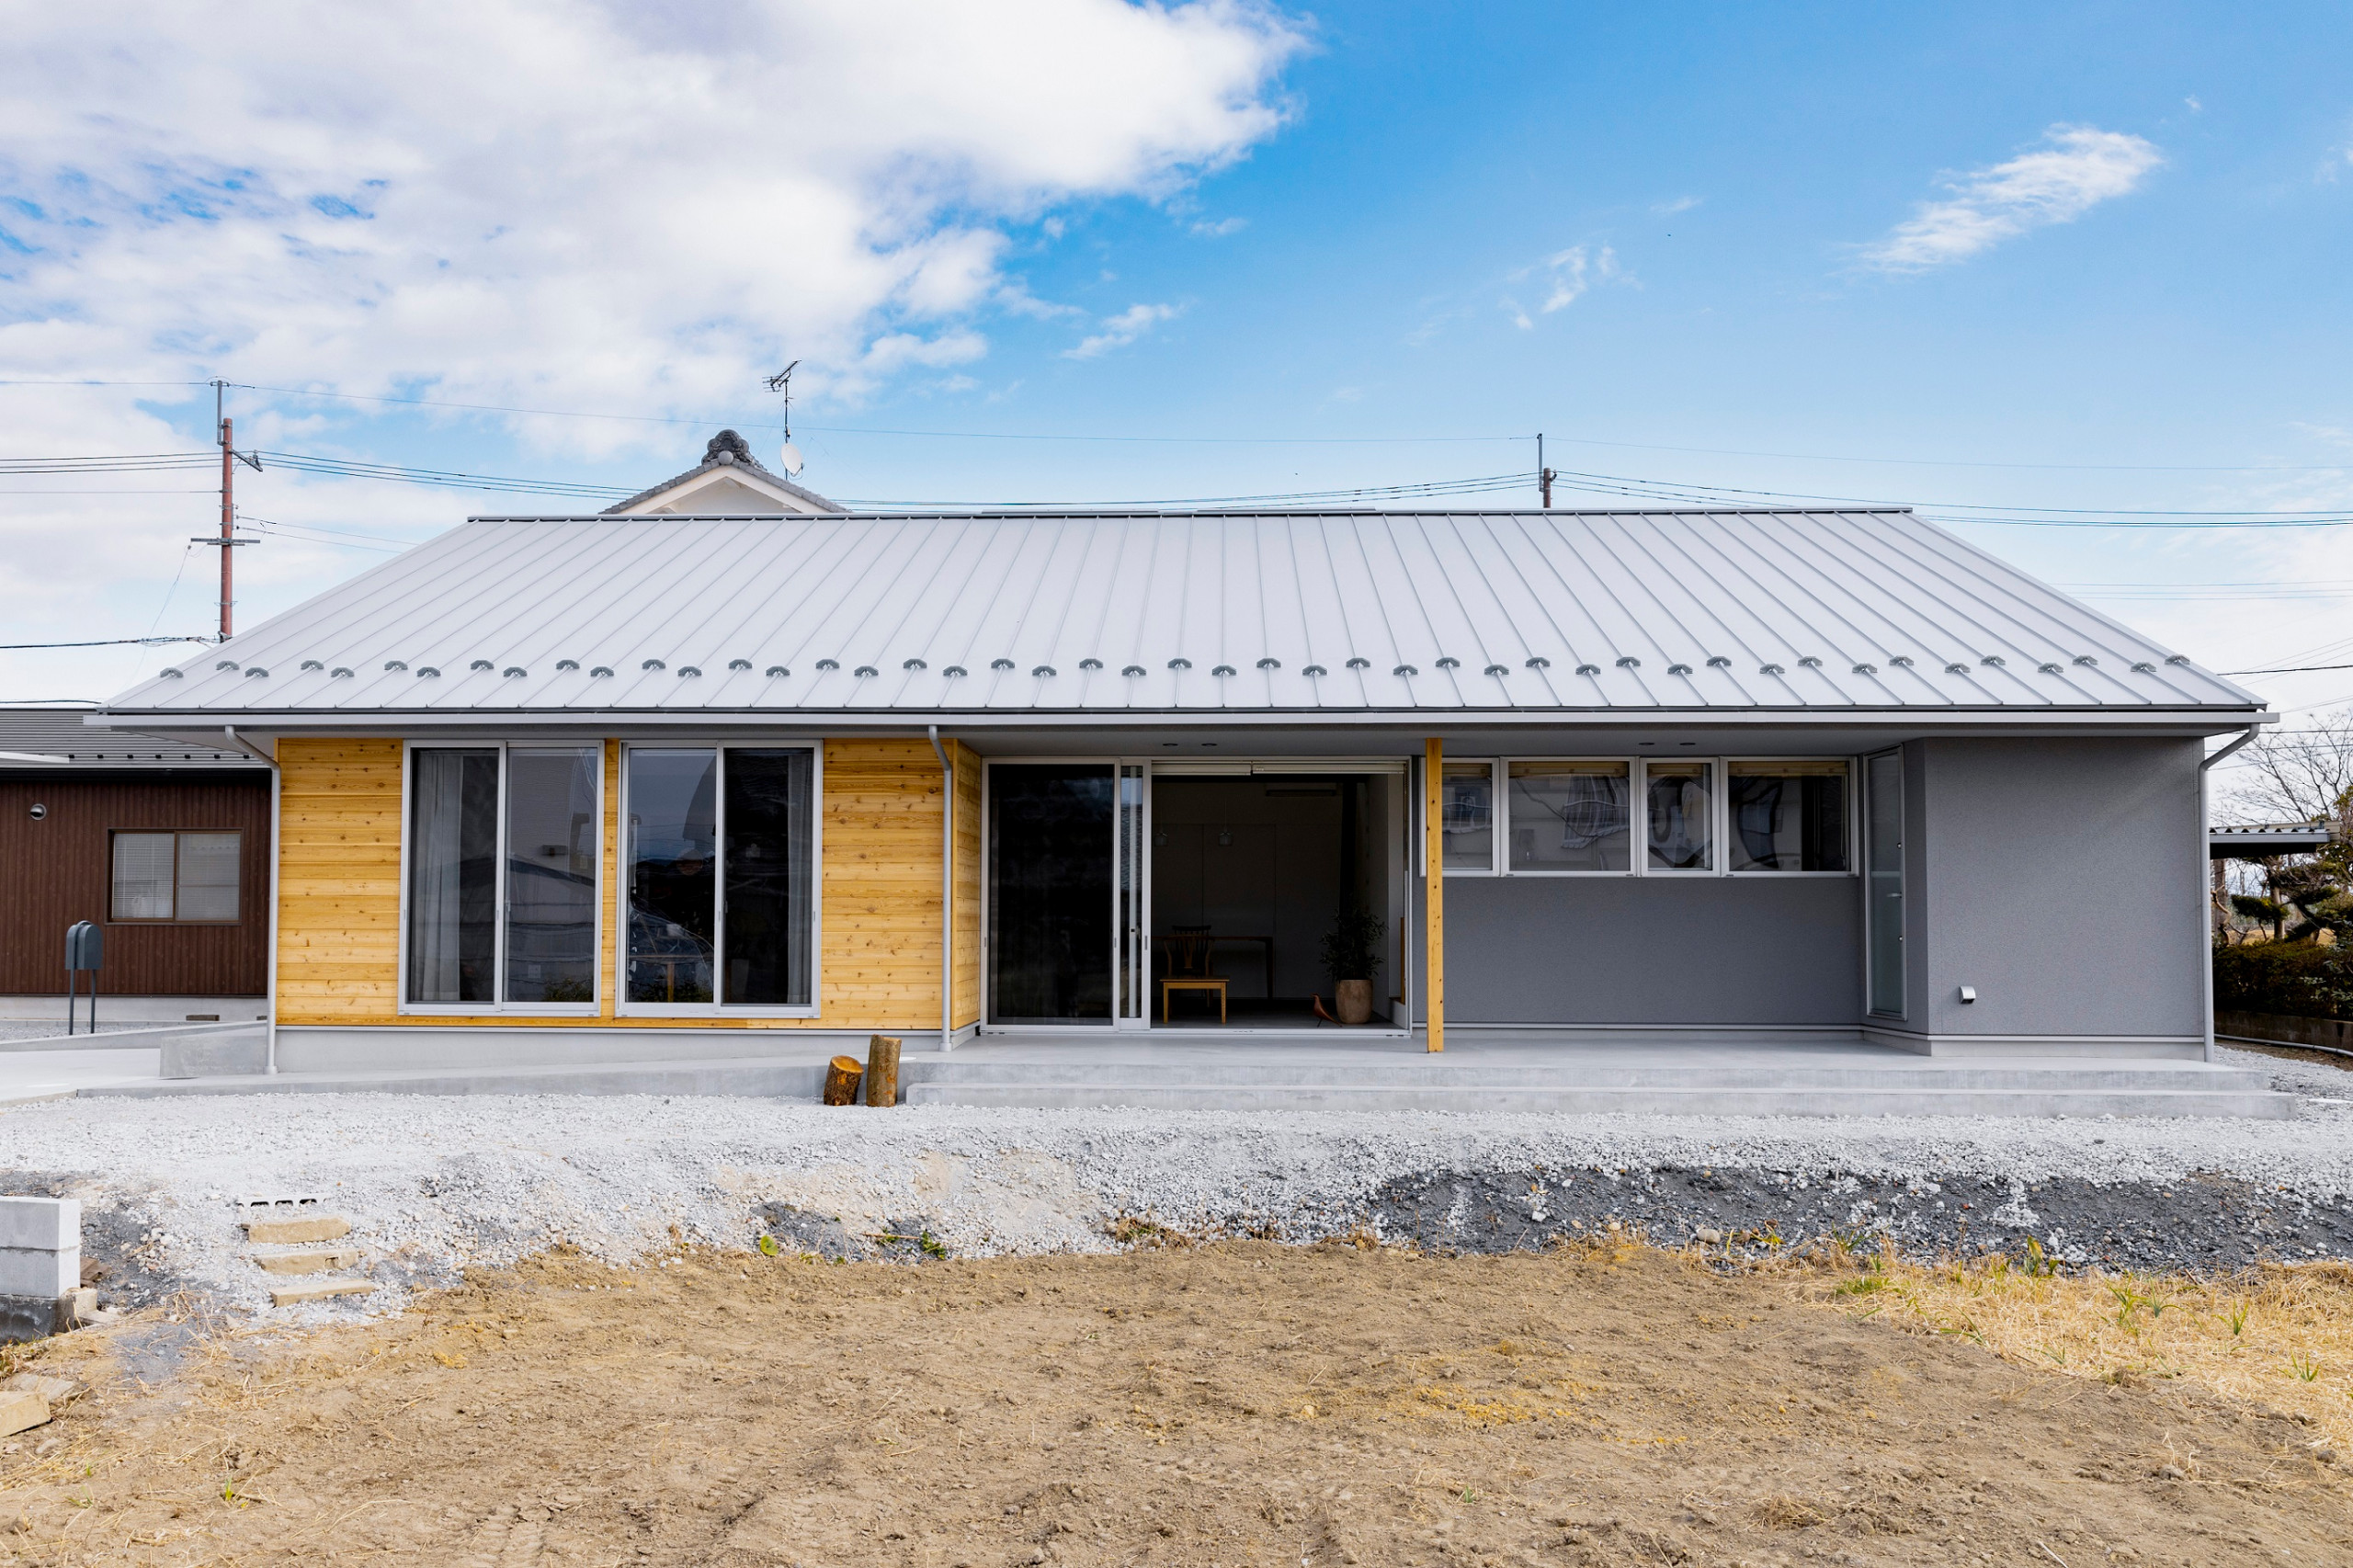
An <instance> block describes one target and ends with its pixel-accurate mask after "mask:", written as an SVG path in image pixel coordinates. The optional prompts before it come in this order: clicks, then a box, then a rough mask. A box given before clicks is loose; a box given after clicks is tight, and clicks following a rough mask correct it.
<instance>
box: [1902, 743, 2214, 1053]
mask: <svg viewBox="0 0 2353 1568" xmlns="http://www.w3.org/2000/svg"><path fill="white" fill-rule="evenodd" d="M2202 752H2203V747H2202V745H2201V744H2200V743H2199V742H2197V741H2194V740H2164V739H2137V738H2118V739H2107V738H2099V739H2080V740H2050V741H2040V740H1954V741H1941V740H1940V741H1921V742H1915V743H1914V744H1911V745H1908V746H1906V747H1905V748H1904V763H1905V767H1906V772H1907V778H1906V786H1907V788H1906V790H1905V793H1906V794H1907V795H1909V796H1911V797H1912V802H1911V803H1912V804H1913V805H1914V806H1915V808H1916V810H1917V812H1918V813H1919V814H1918V815H1916V816H1909V820H1907V823H1906V839H1907V843H1906V848H1907V850H1911V851H1914V852H1915V854H1914V856H1913V857H1911V858H1910V859H1911V863H1910V865H1909V866H1907V870H1911V871H1914V872H1915V880H1914V881H1913V883H1912V885H1911V886H1910V887H1908V888H1907V889H1906V895H1907V900H1908V902H1909V903H1911V905H1912V908H1911V909H1910V911H1909V913H1910V915H1912V919H1911V921H1910V923H1909V926H1910V929H1909V931H1908V932H1907V937H1909V943H1908V945H1909V946H1911V947H1912V948H1913V949H1915V950H1914V951H1912V952H1910V953H1909V954H1907V958H1908V960H1909V962H1908V965H1907V968H1908V970H1909V971H1910V972H1909V974H1908V976H1907V979H1908V980H1909V981H1910V982H1911V983H1912V985H1913V989H1912V990H1911V992H1910V994H1908V995H1907V997H1906V1003H1907V1007H1906V1011H1907V1014H1908V1018H1907V1020H1906V1022H1905V1025H1904V1027H1905V1028H1908V1029H1911V1030H1913V1031H1915V1032H1917V1031H1925V1032H1927V1033H1928V1034H1931V1035H2027V1036H2037V1035H2063V1036H2064V1035H2122V1036H2163V1037H2171V1038H2185V1037H2199V1036H2201V1035H2202V1033H2203V1030H2204V1017H2203V1010H2204V1006H2205V993H2204V988H2203V979H2204V977H2203V973H2202V966H2203V965H2204V964H2205V962H2206V961H2207V960H2206V951H2205V927H2204V903H2203V895H2202V892H2201V889H2202V887H2203V878H2204V875H2205V860H2204V849H2205V844H2204V832H2203V824H2202V823H2201V821H2200V799H2199V778H2198V763H2199V760H2200V756H2201V754H2202ZM1915 778H1916V784H1915ZM1963 985H1972V986H1974V987H1976V990H1977V996H1978V999H1977V1001H1976V1002H1975V1003H1973V1004H1969V1005H1964V1004H1962V1003H1961V1000H1960V988H1961V986H1963Z"/></svg>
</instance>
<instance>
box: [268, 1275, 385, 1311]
mask: <svg viewBox="0 0 2353 1568" xmlns="http://www.w3.org/2000/svg"><path fill="white" fill-rule="evenodd" d="M376 1289H377V1287H376V1282H375V1281H374V1280H373V1279H348V1278H343V1279H305V1280H303V1281H302V1282H301V1283H300V1284H297V1285H272V1286H271V1287H270V1288H269V1304H270V1305H271V1306H273V1307H291V1306H295V1305H298V1304H300V1303H301V1302H303V1301H326V1300H327V1299H328V1298H330V1297H334V1296H372V1295H374V1294H375V1293H376Z"/></svg>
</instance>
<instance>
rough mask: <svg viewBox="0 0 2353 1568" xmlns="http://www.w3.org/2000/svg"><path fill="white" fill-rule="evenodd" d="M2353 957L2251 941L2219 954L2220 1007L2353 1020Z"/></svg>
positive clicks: (2309, 946) (2313, 945)
mask: <svg viewBox="0 0 2353 1568" xmlns="http://www.w3.org/2000/svg"><path fill="white" fill-rule="evenodd" d="M2348 960H2353V954H2348V953H2347V950H2346V949H2344V948H2342V947H2327V948H2325V947H2322V946H2321V945H2320V944H2319V943H2317V942H2251V943H2246V944H2244V945H2241V946H2236V947H2222V948H2216V949H2214V1006H2216V1007H2218V1008H2220V1009H2222V1011H2224V1012H2231V1013H2284V1014H2287V1015H2289V1016H2290V1017H2299V1018H2345V1019H2349V1020H2353V961H2348Z"/></svg>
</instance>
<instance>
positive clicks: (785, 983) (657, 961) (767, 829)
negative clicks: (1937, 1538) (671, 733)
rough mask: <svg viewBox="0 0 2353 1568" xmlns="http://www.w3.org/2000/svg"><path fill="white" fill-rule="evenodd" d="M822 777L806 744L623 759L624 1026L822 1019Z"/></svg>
mask: <svg viewBox="0 0 2353 1568" xmlns="http://www.w3.org/2000/svg"><path fill="white" fill-rule="evenodd" d="M821 771H822V770H821V768H820V767H819V760H818V756H817V748H816V746H815V745H814V744H812V743H809V742H805V741H802V742H777V743H766V744H763V743H758V742H744V743H729V744H720V743H716V742H713V743H704V744H685V743H669V742H665V743H662V744H644V745H631V746H629V747H627V748H625V749H624V750H623V752H622V754H621V824H622V829H621V843H620V865H621V889H620V892H621V921H620V926H621V929H620V974H621V983H620V997H619V998H618V1010H619V1011H620V1012H621V1013H623V1014H628V1015H633V1016H639V1017H712V1016H714V1015H719V1014H725V1015H727V1016H731V1017H815V1016H816V1015H817V996H818V988H817V987H818V976H817V949H818V943H817V931H818V902H819V901H818V867H819V865H820V860H819V849H820V845H819V833H820V826H819V824H820V820H821V817H822V814H823V813H822V811H821V806H820V800H819V792H820V790H821V787H822V781H821V779H820V773H821Z"/></svg>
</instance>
